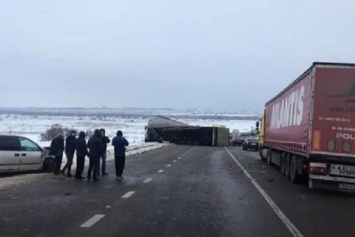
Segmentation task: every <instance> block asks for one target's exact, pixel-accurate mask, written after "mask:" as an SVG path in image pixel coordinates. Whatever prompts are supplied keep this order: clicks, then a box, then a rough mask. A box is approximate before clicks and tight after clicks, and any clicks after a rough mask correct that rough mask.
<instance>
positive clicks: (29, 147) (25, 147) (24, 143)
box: [20, 137, 43, 170]
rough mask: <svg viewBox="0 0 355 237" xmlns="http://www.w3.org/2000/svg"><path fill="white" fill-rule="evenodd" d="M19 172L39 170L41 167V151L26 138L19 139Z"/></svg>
mask: <svg viewBox="0 0 355 237" xmlns="http://www.w3.org/2000/svg"><path fill="white" fill-rule="evenodd" d="M20 146H21V152H20V156H21V159H20V170H39V169H40V168H41V166H42V153H43V152H42V149H41V148H40V146H38V145H37V144H36V143H34V142H33V141H31V140H30V139H28V138H24V137H20Z"/></svg>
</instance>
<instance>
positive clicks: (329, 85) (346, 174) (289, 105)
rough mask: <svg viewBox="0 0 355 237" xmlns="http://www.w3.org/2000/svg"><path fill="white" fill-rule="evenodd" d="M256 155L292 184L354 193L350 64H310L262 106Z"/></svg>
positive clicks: (354, 91)
mask: <svg viewBox="0 0 355 237" xmlns="http://www.w3.org/2000/svg"><path fill="white" fill-rule="evenodd" d="M259 138H260V141H259V146H260V147H259V148H260V157H261V159H262V160H266V161H267V163H268V164H269V165H272V164H274V165H277V166H279V167H280V170H281V173H282V174H283V175H285V176H286V177H287V178H289V179H291V181H292V182H295V183H296V182H298V181H300V180H301V179H302V177H303V178H306V179H308V186H309V188H316V189H331V190H341V191H352V192H354V191H355V64H348V63H326V62H315V63H313V64H312V66H311V67H310V68H309V69H308V70H306V71H305V72H304V73H303V74H302V75H301V76H300V77H299V78H297V79H296V80H295V81H293V82H292V83H291V84H290V85H289V86H288V87H287V88H285V89H284V90H283V91H281V92H280V93H279V94H278V95H276V96H275V97H274V98H272V99H271V100H270V101H268V102H267V103H266V104H265V110H264V115H263V118H262V119H261V128H260V135H259Z"/></svg>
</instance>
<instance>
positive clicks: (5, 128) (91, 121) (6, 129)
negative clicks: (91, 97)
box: [0, 114, 255, 191]
mask: <svg viewBox="0 0 355 237" xmlns="http://www.w3.org/2000/svg"><path fill="white" fill-rule="evenodd" d="M148 121H149V119H147V118H141V117H132V118H122V117H118V116H84V115H83V116H30V115H13V114H1V115H0V134H14V135H20V136H24V137H28V138H30V139H31V140H33V141H35V142H37V143H38V144H40V145H41V146H49V144H50V142H49V141H47V142H43V141H40V139H39V135H40V134H41V133H42V132H44V131H45V130H47V129H49V128H50V127H51V126H52V125H53V124H56V123H59V124H61V125H62V126H63V127H67V128H69V129H75V130H77V131H87V130H92V131H93V130H95V129H97V128H105V129H106V135H107V136H108V137H110V139H112V138H113V137H114V136H115V135H116V131H117V130H122V131H123V133H124V136H125V137H126V138H127V140H128V141H129V142H130V146H129V148H128V151H127V155H128V156H130V155H134V154H138V153H142V152H146V151H149V150H153V149H158V148H161V147H162V146H165V145H166V144H157V143H145V142H144V137H145V129H144V128H145V126H147V125H148ZM178 121H180V122H182V123H187V124H190V125H197V126H213V125H224V126H226V127H227V128H229V129H230V131H231V132H232V130H233V129H238V130H239V131H240V132H248V131H250V130H251V128H252V127H255V121H253V120H217V119H194V118H186V119H178ZM108 159H109V160H110V159H113V147H112V146H111V145H109V146H108ZM65 162H66V159H65V157H64V159H63V163H65ZM88 163H89V162H88V161H86V165H88ZM73 166H74V167H73V169H75V161H74V165H73ZM48 175H51V174H47V173H46V174H27V175H19V176H15V177H8V178H0V191H3V190H6V189H8V188H11V187H18V186H20V185H26V184H28V183H32V182H36V181H38V180H41V179H45V178H46V177H48Z"/></svg>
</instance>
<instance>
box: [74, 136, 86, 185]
mask: <svg viewBox="0 0 355 237" xmlns="http://www.w3.org/2000/svg"><path fill="white" fill-rule="evenodd" d="M85 136H86V134H85V132H83V131H81V132H80V133H79V137H78V139H76V147H75V148H76V172H75V179H84V177H83V176H82V173H83V171H84V165H85V156H87V155H89V152H88V148H87V146H86V140H85Z"/></svg>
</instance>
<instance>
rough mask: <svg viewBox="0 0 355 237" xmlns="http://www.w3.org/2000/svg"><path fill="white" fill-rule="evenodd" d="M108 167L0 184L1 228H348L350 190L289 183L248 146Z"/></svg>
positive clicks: (160, 154) (260, 231)
mask: <svg viewBox="0 0 355 237" xmlns="http://www.w3.org/2000/svg"><path fill="white" fill-rule="evenodd" d="M237 163H239V165H238V164H237ZM108 167H109V168H108V172H109V173H110V175H109V176H105V177H100V182H88V181H86V180H80V181H79V180H74V179H71V178H66V177H64V176H53V175H51V174H48V175H43V178H41V179H40V180H36V181H35V182H31V183H27V184H25V185H17V186H14V187H10V188H7V189H3V190H1V189H0V190H1V191H0V214H1V216H0V236H45V237H47V236H85V237H90V236H130V237H131V236H164V237H165V236H184V237H185V236H186V237H189V236H281V237H287V236H302V235H303V236H355V228H354V227H353V226H354V225H353V223H352V221H353V218H354V213H355V205H354V200H355V199H354V198H355V196H354V195H346V194H339V193H331V192H321V191H313V190H309V189H308V188H307V186H306V185H305V184H299V185H295V184H292V183H291V182H290V181H289V180H287V179H286V178H284V177H283V176H281V174H280V172H279V170H278V169H277V168H276V167H268V166H266V164H265V163H264V162H261V161H260V160H259V158H258V155H257V152H254V151H243V150H241V149H240V148H239V147H229V148H227V149H225V148H223V147H192V146H175V145H171V146H167V147H164V148H162V149H159V150H155V151H150V152H147V153H144V154H140V155H137V156H133V157H129V158H128V159H127V164H126V170H125V173H124V176H125V179H124V180H123V181H117V180H116V179H115V176H114V168H113V164H112V163H111V162H110V163H109V164H108ZM24 177H25V176H24ZM16 178H18V177H16ZM0 184H1V179H0Z"/></svg>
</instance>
